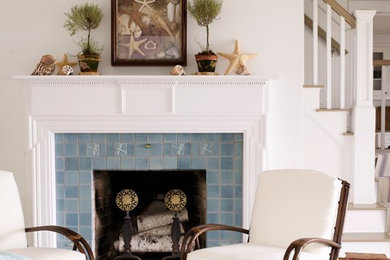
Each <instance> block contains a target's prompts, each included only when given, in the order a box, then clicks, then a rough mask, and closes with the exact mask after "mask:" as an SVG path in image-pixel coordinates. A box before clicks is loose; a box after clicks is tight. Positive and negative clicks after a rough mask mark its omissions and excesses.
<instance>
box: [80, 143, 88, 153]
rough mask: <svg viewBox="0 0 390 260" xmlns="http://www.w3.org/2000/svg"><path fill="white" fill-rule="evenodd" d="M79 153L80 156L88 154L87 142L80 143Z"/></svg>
mask: <svg viewBox="0 0 390 260" xmlns="http://www.w3.org/2000/svg"><path fill="white" fill-rule="evenodd" d="M79 154H80V156H87V144H82V143H80V144H79Z"/></svg>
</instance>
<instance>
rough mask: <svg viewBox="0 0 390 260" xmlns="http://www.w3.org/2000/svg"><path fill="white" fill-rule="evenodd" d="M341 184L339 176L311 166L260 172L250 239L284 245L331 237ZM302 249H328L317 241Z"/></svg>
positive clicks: (281, 246) (262, 242) (326, 251)
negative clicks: (301, 168)
mask: <svg viewBox="0 0 390 260" xmlns="http://www.w3.org/2000/svg"><path fill="white" fill-rule="evenodd" d="M313 173H314V174H313ZM341 187H342V182H341V181H340V180H338V179H336V178H333V177H330V176H328V175H325V174H323V173H320V172H315V171H312V170H277V171H266V172H263V173H261V175H260V177H259V183H258V188H257V192H256V198H255V204H254V208H253V214H252V221H251V226H250V234H249V239H250V242H251V243H258V244H262V245H269V246H275V247H280V248H287V247H288V246H289V244H290V243H291V242H292V241H294V240H295V239H297V238H303V237H321V238H326V239H330V240H332V239H333V233H334V226H335V223H336V218H337V209H338V201H339V197H340V191H341ZM305 251H308V252H312V253H316V254H321V255H322V254H327V253H329V252H330V250H329V249H328V248H326V247H322V246H318V245H315V246H312V245H310V246H308V247H307V248H306V250H305Z"/></svg>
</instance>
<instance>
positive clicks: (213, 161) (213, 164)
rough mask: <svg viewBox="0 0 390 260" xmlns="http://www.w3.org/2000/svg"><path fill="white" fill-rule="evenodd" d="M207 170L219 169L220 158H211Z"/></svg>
mask: <svg viewBox="0 0 390 260" xmlns="http://www.w3.org/2000/svg"><path fill="white" fill-rule="evenodd" d="M207 170H219V158H209V159H208V161H207Z"/></svg>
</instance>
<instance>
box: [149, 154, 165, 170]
mask: <svg viewBox="0 0 390 260" xmlns="http://www.w3.org/2000/svg"><path fill="white" fill-rule="evenodd" d="M163 165H164V164H163V158H162V157H152V158H150V169H151V170H161V169H163Z"/></svg>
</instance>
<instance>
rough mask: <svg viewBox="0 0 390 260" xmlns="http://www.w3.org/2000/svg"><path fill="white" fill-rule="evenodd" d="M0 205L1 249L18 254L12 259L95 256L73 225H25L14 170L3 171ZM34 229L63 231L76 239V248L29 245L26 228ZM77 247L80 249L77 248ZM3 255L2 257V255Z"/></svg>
mask: <svg viewBox="0 0 390 260" xmlns="http://www.w3.org/2000/svg"><path fill="white" fill-rule="evenodd" d="M0 209H1V213H0V253H3V255H9V256H11V255H14V256H15V258H10V259H31V260H53V259H58V260H60V259H67V260H85V259H89V260H94V256H93V253H92V250H91V248H90V247H89V245H88V243H87V242H86V241H85V239H84V238H83V237H82V236H81V235H79V234H77V233H76V232H74V231H72V230H70V229H67V228H64V227H59V226H42V227H32V228H25V226H24V217H23V210H22V205H21V202H20V198H19V192H18V188H17V186H16V182H15V179H14V176H13V174H12V173H10V172H6V171H0ZM35 231H53V232H57V233H60V234H62V235H64V236H66V237H67V238H69V239H70V240H71V241H72V242H73V245H74V246H73V250H66V249H57V248H36V247H28V246H27V239H26V232H35ZM76 249H77V250H79V251H80V252H76V251H75V250H76ZM5 257H6V256H4V258H5ZM87 257H88V258H87ZM0 259H3V258H1V255H0ZM5 259H9V258H5Z"/></svg>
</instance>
